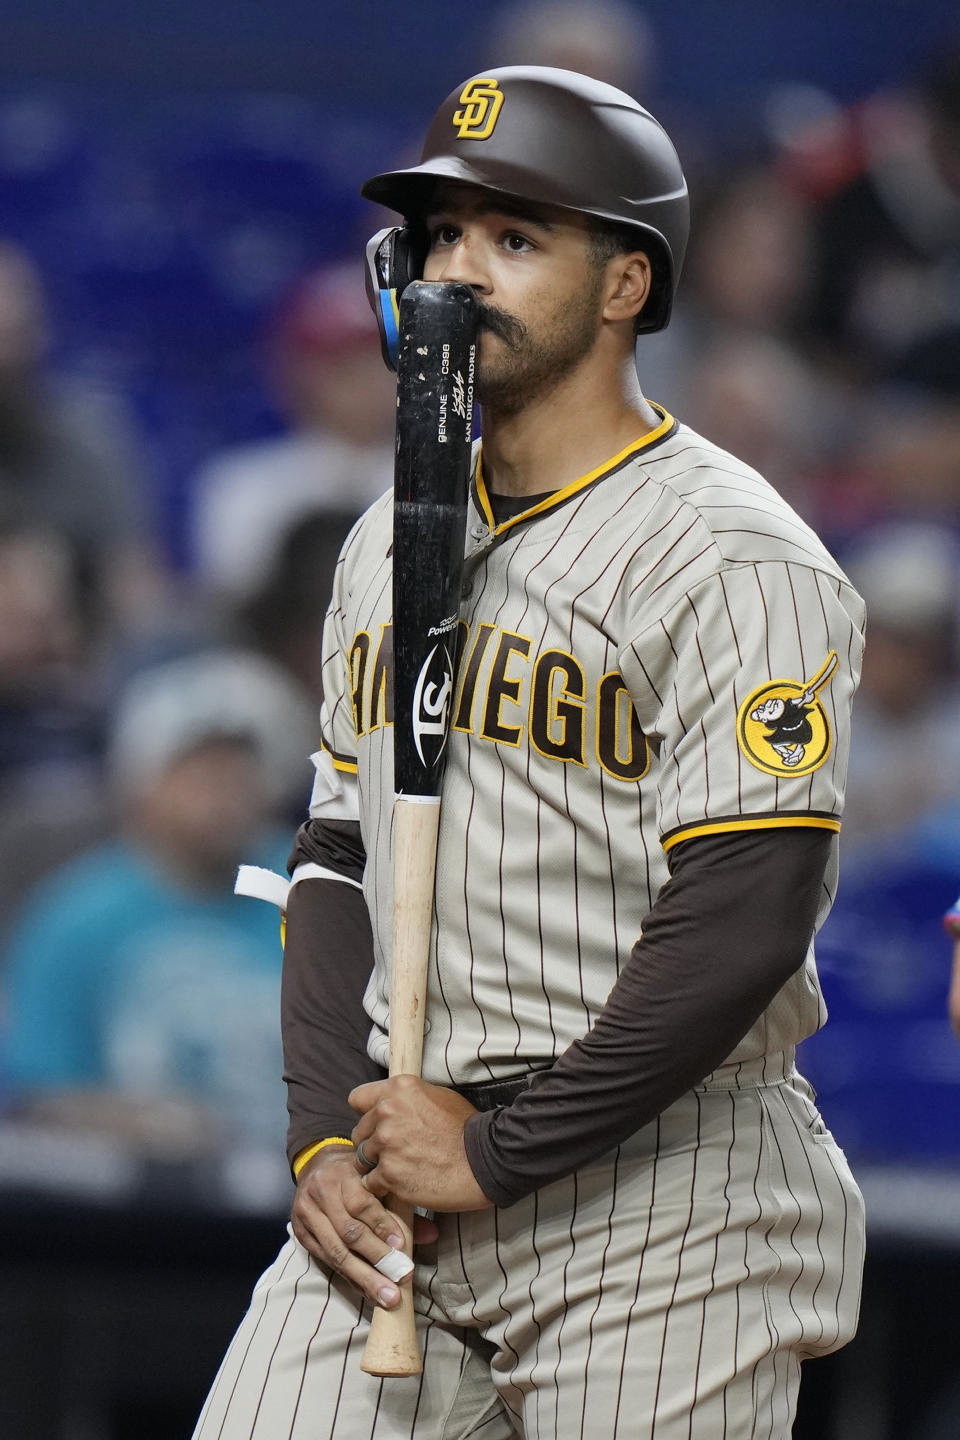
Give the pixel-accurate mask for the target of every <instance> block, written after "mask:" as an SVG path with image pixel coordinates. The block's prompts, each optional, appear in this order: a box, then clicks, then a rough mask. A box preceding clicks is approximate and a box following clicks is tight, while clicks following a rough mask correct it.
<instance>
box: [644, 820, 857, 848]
mask: <svg viewBox="0 0 960 1440" xmlns="http://www.w3.org/2000/svg"><path fill="white" fill-rule="evenodd" d="M787 827H790V828H791V829H796V828H812V829H815V830H835V831H839V829H840V821H839V820H838V819H837V817H836V816H835V815H764V816H760V817H756V816H755V817H752V818H748V819H744V820H717V821H715V822H714V823H713V824H711V823H710V822H709V821H705V822H704V823H703V824H700V825H686V826H684V828H683V829H682V830H674V831H672V832H671V833H670V834H669V835H665V836H664V837H663V839H662V840H661V841H660V843H661V845H662V846H663V848H664V850H672V849H673V847H674V845H678V844H679V843H680V841H681V840H692V839H694V838H695V837H696V836H699V835H726V834H731V833H733V832H735V831H737V830H783V829H786V828H787Z"/></svg>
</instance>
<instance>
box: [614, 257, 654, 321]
mask: <svg viewBox="0 0 960 1440" xmlns="http://www.w3.org/2000/svg"><path fill="white" fill-rule="evenodd" d="M607 279H608V285H607V302H606V304H605V305H604V307H603V318H604V319H605V320H633V319H635V318H636V316H637V315H639V314H640V311H641V310H642V309H643V307H644V305H645V304H646V303H647V299H648V297H649V295H650V286H651V284H652V281H653V272H652V270H651V266H650V258H649V256H648V255H647V254H646V252H645V251H643V250H632V251H630V252H629V253H628V254H625V255H617V256H615V257H614V259H613V260H611V261H610V263H609V270H608V276H607Z"/></svg>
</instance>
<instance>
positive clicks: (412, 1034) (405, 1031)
mask: <svg viewBox="0 0 960 1440" xmlns="http://www.w3.org/2000/svg"><path fill="white" fill-rule="evenodd" d="M439 824H440V800H439V798H438V797H434V796H405V795H398V796H397V798H396V800H395V802H394V807H393V958H392V962H391V977H390V1074H391V1075H419V1074H420V1067H421V1062H422V1059H423V1017H424V1009H425V1006H426V993H427V963H428V960H429V956H430V929H431V925H432V923H433V887H434V878H435V874H436V865H437V833H438V829H439ZM383 1203H384V1204H385V1205H386V1206H387V1207H388V1208H389V1209H391V1210H392V1211H393V1212H394V1213H395V1214H396V1215H398V1216H399V1217H400V1219H401V1220H402V1221H403V1225H404V1233H405V1235H406V1236H407V1237H408V1239H407V1246H406V1250H407V1253H408V1254H410V1251H411V1248H412V1240H411V1237H412V1231H413V1210H412V1207H411V1206H409V1205H403V1204H398V1203H397V1202H395V1201H394V1200H393V1197H392V1196H387V1198H386V1199H385V1200H384V1202H383ZM360 1368H361V1370H365V1371H366V1372H367V1374H368V1375H419V1374H420V1372H421V1370H422V1369H423V1361H422V1359H421V1356H420V1346H419V1343H418V1341H417V1328H416V1317H415V1314H414V1309H413V1286H412V1285H406V1284H405V1285H401V1286H400V1304H399V1305H398V1306H397V1307H396V1308H395V1309H393V1310H376V1309H375V1310H374V1312H373V1319H372V1320H371V1323H370V1334H369V1335H368V1337H367V1343H366V1346H365V1348H364V1352H363V1358H362V1360H361V1361H360Z"/></svg>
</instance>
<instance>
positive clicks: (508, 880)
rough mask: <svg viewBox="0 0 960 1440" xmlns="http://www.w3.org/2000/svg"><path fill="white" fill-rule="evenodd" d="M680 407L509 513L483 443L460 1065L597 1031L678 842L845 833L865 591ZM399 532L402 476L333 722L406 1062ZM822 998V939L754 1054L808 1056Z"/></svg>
mask: <svg viewBox="0 0 960 1440" xmlns="http://www.w3.org/2000/svg"><path fill="white" fill-rule="evenodd" d="M660 413H661V416H662V420H661V423H660V424H659V425H658V427H657V428H656V429H655V430H654V431H652V432H651V433H650V434H648V435H647V436H646V437H644V438H643V439H642V440H640V441H637V442H636V443H635V444H633V445H631V446H630V447H628V448H627V449H626V450H624V451H623V452H622V453H621V454H619V455H616V456H614V457H612V458H611V459H610V460H609V462H608V463H607V464H605V465H603V466H601V467H600V468H598V469H597V470H596V471H593V472H591V473H590V474H588V475H585V476H583V477H581V478H580V479H579V480H577V481H575V482H574V483H573V484H571V485H568V486H567V487H565V488H564V489H563V490H560V491H557V492H555V493H554V494H553V495H551V496H550V497H548V498H547V499H545V500H541V501H540V502H539V503H537V504H534V505H532V506H531V508H530V509H529V510H527V511H525V512H523V513H522V514H520V515H517V516H514V517H513V518H511V519H509V520H507V521H505V522H504V523H501V524H499V525H498V524H497V523H496V521H495V519H494V514H493V510H492V508H491V503H490V499H489V496H488V494H487V492H486V488H485V484H484V478H483V468H482V453H481V452H480V451H479V449H478V453H477V456H476V460H475V470H474V478H473V482H472V486H471V509H470V518H469V521H468V532H467V542H466V556H465V567H464V585H463V598H462V606H461V616H460V663H459V667H458V674H457V681H456V685H455V688H454V693H453V697H452V706H451V712H450V722H451V724H450V734H449V741H448V748H447V760H446V770H445V775H444V781H443V792H442V805H441V824H440V838H439V847H438V856H437V883H436V912H435V921H434V928H433V938H432V951H431V960H430V978H429V991H428V1003H427V1020H426V1039H425V1047H424V1065H423V1074H424V1078H425V1079H427V1080H429V1081H432V1082H434V1083H438V1084H447V1083H451V1082H452V1083H457V1084H467V1083H475V1082H479V1081H484V1080H489V1079H491V1078H496V1077H500V1076H506V1075H511V1074H516V1073H517V1072H518V1071H520V1070H523V1069H526V1068H528V1067H537V1066H547V1065H549V1064H550V1063H551V1062H552V1061H553V1060H554V1059H555V1058H556V1057H557V1056H558V1055H559V1054H560V1053H562V1051H563V1050H565V1049H566V1048H567V1046H568V1045H569V1044H570V1043H571V1041H573V1040H574V1039H576V1038H578V1037H580V1036H582V1035H584V1034H585V1033H586V1032H587V1030H589V1029H590V1027H591V1025H592V1024H593V1022H594V1020H595V1019H596V1017H597V1015H598V1013H599V1011H600V1009H601V1008H602V1006H603V1004H604V1002H605V1000H606V997H607V995H608V994H609V991H610V989H611V988H612V986H613V984H614V982H615V980H616V978H617V975H618V973H619V969H620V967H621V966H622V965H623V964H624V963H625V961H626V960H627V958H628V957H629V955H630V952H631V948H632V946H633V945H634V943H635V942H636V940H637V939H638V937H639V935H640V933H641V930H642V926H643V922H644V918H645V916H646V915H647V913H648V912H649V910H650V908H651V906H652V904H653V901H654V899H655V897H656V895H657V893H658V891H659V890H660V888H661V886H662V885H663V884H664V882H665V881H666V879H667V878H668V873H669V872H668V861H667V856H668V853H669V850H670V849H671V848H672V847H673V846H674V845H676V844H678V843H680V842H681V841H683V840H684V839H686V838H692V837H696V836H698V835H703V834H711V833H717V832H721V831H737V830H739V829H742V828H745V827H751V828H757V827H759V828H770V829H772V828H775V827H778V826H784V825H788V826H816V827H819V828H825V829H827V830H831V831H836V830H839V827H840V813H841V810H842V803H843V789H844V783H845V774H846V757H847V750H848V742H849V727H850V709H851V702H852V698H853V693H854V690H855V688H856V684H857V680H858V677H859V668H860V660H861V653H862V623H863V606H862V602H861V600H860V598H859V596H858V595H857V594H856V592H855V591H854V590H853V589H852V587H851V585H850V584H849V582H848V581H847V579H846V577H845V576H844V574H843V572H842V571H841V570H840V569H839V567H838V566H837V564H836V563H835V561H834V560H833V559H832V558H831V556H830V555H829V554H828V552H827V551H826V550H825V548H824V547H823V545H822V544H821V542H820V541H819V540H818V538H817V537H816V536H815V535H814V533H813V532H812V531H811V530H810V529H809V527H808V526H807V525H806V524H805V523H804V522H803V521H802V520H801V519H800V518H799V517H798V516H797V515H796V514H795V513H794V512H793V511H792V510H791V509H790V507H789V506H788V505H787V504H786V503H785V502H784V501H783V500H782V499H781V497H780V496H779V495H777V493H776V492H775V491H774V490H773V489H772V488H771V487H770V486H769V485H768V484H767V483H766V482H765V481H764V480H763V479H762V478H761V477H760V476H759V475H758V474H756V472H755V471H753V470H751V469H750V468H749V467H747V466H745V465H744V464H742V463H741V462H740V461H738V460H736V459H735V458H734V457H733V456H731V455H729V454H728V453H726V452H725V451H722V450H720V449H719V448H717V447H716V446H714V445H713V444H711V443H710V442H709V441H707V440H705V439H703V438H702V437H700V436H698V435H697V434H695V433H694V432H693V431H691V430H690V429H689V428H687V427H686V426H684V425H682V424H678V423H676V422H675V421H673V420H672V418H671V417H670V416H668V415H666V414H665V412H660ZM391 541H392V529H391V503H390V497H389V496H384V497H383V498H382V499H381V500H380V501H378V502H377V503H376V504H375V505H374V506H373V507H372V508H371V510H369V511H368V512H367V514H366V516H365V517H364V518H363V519H362V520H361V521H360V522H359V524H358V526H357V527H356V528H355V530H354V532H353V533H352V535H351V536H350V538H349V539H348V541H347V543H346V545H345V547H344V551H343V554H342V555H341V559H340V563H339V565H338V568H337V574H336V578H335V586H334V595H333V599H332V602H331V607H330V611H329V614H328V618H327V625H326V629H325V638H324V694H325V701H324V709H323V740H324V745H325V747H326V748H327V749H328V750H329V751H330V752H331V753H332V755H333V757H334V763H335V764H336V765H337V766H338V767H339V768H340V769H342V770H346V771H352V772H355V773H356V775H357V779H358V789H359V800H360V822H361V829H362V834H363V839H364V843H365V846H366V850H367V866H366V874H365V881H364V891H365V895H366V900H367V904H368V907H369V910H370V914H371V919H372V924H373V934H374V948H375V967H374V972H373V975H372V977H371V981H370V984H369V986H368V989H367V994H366V999H365V1005H366V1008H367V1011H368V1014H369V1015H370V1019H371V1022H372V1029H371V1037H370V1053H371V1054H372V1055H373V1057H374V1058H375V1059H376V1060H378V1061H379V1062H380V1063H381V1064H383V1065H386V1063H387V1049H388V1039H387V1034H388V1028H389V1004H388V997H389V962H390V943H391V903H392V896H391V847H390V837H391V813H392V803H393V768H392V728H391V726H392V694H391V685H392V665H391V618H392V617H391V584H392V581H391V560H390V549H391ZM836 851H837V846H836V845H834V847H833V852H834V858H833V862H832V865H831V868H830V870H829V871H828V874H827V877H826V882H825V886H824V890H823V897H822V903H821V907H820V916H819V920H820V922H821V923H822V920H823V918H824V917H825V915H826V913H827V911H828V910H829V907H830V904H831V902H832V899H833V895H834V892H835V885H836ZM758 903H762V902H760V901H759V900H758ZM776 943H777V937H776V936H771V945H775V944H776ZM824 1018H825V1012H824V1010H823V1004H822V997H821V993H820V988H819V984H818V981H817V975H816V967H815V962H814V958H813V953H812V947H811V953H810V954H809V955H808V957H807V961H806V964H805V966H804V967H802V968H801V969H800V970H799V971H798V972H797V974H796V975H795V976H794V977H793V978H792V979H791V980H790V981H789V982H788V983H787V985H786V986H785V987H784V988H783V989H782V990H781V991H780V993H779V994H778V995H777V996H776V997H775V999H774V1000H773V1002H772V1003H771V1005H770V1006H769V1007H768V1009H767V1010H766V1011H765V1012H764V1014H763V1015H762V1016H761V1017H760V1019H759V1020H758V1021H757V1023H756V1024H755V1025H754V1026H753V1028H752V1029H751V1030H750V1032H749V1033H748V1034H747V1035H746V1036H745V1037H744V1039H743V1041H742V1042H741V1043H740V1045H739V1046H738V1047H737V1049H736V1051H735V1052H734V1054H733V1055H732V1056H731V1057H730V1059H731V1060H732V1061H739V1060H745V1059H748V1058H756V1057H759V1056H762V1055H764V1054H768V1053H772V1052H774V1051H777V1050H782V1049H784V1048H786V1047H788V1046H790V1045H793V1044H795V1043H796V1042H798V1041H799V1040H801V1039H803V1038H805V1037H806V1036H807V1035H809V1034H811V1033H812V1032H813V1031H814V1030H815V1029H816V1028H817V1027H818V1026H819V1025H820V1024H821V1023H822V1022H823V1019H824Z"/></svg>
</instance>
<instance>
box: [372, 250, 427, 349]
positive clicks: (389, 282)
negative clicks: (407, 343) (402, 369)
mask: <svg viewBox="0 0 960 1440" xmlns="http://www.w3.org/2000/svg"><path fill="white" fill-rule="evenodd" d="M427 246H428V241H427V236H426V234H425V233H424V231H423V229H422V228H421V227H420V226H415V225H404V227H403V228H402V229H399V228H397V227H396V226H391V227H389V228H388V229H386V230H378V231H377V233H376V235H373V236H372V237H371V238H370V239H369V240H368V241H367V251H366V268H365V277H364V278H365V281H366V287H367V299H368V300H369V301H370V307H371V309H372V310H373V313H374V315H376V317H377V325H378V327H379V330H380V350H381V352H382V354H383V359H384V363H385V364H386V365H387V366H389V368H390V369H391V370H396V368H397V352H398V349H399V345H400V333H399V328H398V327H399V315H400V308H399V307H400V296H401V295H402V294H403V292H404V290H405V289H406V288H407V286H408V285H409V284H410V282H411V280H420V279H422V277H423V265H424V261H425V260H426V256H427Z"/></svg>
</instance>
